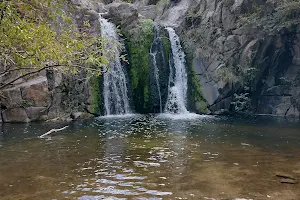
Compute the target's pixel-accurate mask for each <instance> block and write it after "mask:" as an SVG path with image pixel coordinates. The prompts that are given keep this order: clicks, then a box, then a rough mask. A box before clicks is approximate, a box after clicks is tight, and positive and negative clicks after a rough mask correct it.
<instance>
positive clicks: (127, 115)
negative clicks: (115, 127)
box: [98, 114, 140, 119]
mask: <svg viewBox="0 0 300 200" xmlns="http://www.w3.org/2000/svg"><path fill="white" fill-rule="evenodd" d="M139 116H140V115H139V114H123V115H105V116H100V117H98V118H99V119H107V118H132V117H139Z"/></svg>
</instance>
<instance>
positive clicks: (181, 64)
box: [165, 27, 189, 114]
mask: <svg viewBox="0 0 300 200" xmlns="http://www.w3.org/2000/svg"><path fill="white" fill-rule="evenodd" d="M166 29H167V31H168V33H169V39H170V42H171V49H172V55H173V62H174V65H173V64H172V62H170V76H169V91H168V100H167V103H166V107H165V113H171V114H175V113H176V114H185V113H189V112H188V111H187V109H186V99H187V73H186V69H185V54H184V52H183V50H182V47H181V44H180V40H179V37H178V35H177V34H176V33H175V30H174V29H172V28H170V27H168V28H166Z"/></svg>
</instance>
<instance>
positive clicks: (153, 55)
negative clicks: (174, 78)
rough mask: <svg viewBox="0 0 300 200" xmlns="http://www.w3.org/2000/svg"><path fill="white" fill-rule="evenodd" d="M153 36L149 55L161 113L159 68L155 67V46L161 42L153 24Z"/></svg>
mask: <svg viewBox="0 0 300 200" xmlns="http://www.w3.org/2000/svg"><path fill="white" fill-rule="evenodd" d="M154 33H155V36H154V40H153V43H152V46H151V49H150V56H151V58H152V64H153V67H154V76H155V82H156V87H157V91H158V95H159V109H160V113H162V97H161V92H160V84H159V69H158V67H157V62H156V55H157V53H158V52H157V46H158V44H159V43H161V41H160V38H159V36H158V28H157V27H156V26H155V30H154Z"/></svg>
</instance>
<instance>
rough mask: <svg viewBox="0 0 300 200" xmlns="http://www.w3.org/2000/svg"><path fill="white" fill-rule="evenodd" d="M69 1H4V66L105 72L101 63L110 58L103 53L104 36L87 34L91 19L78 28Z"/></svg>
mask: <svg viewBox="0 0 300 200" xmlns="http://www.w3.org/2000/svg"><path fill="white" fill-rule="evenodd" d="M65 4H67V1H63V0H55V1H49V0H39V1H37V0H33V1H25V0H12V1H3V2H2V3H0V17H1V18H0V25H1V28H0V66H2V67H3V68H4V70H6V72H5V73H6V74H7V73H10V72H11V71H18V73H19V74H21V75H24V74H27V73H30V72H34V71H38V70H40V69H43V68H49V67H56V70H60V71H62V72H66V73H78V69H80V68H83V67H85V68H86V70H87V72H88V74H92V75H93V74H97V75H99V74H101V71H100V68H99V67H98V66H103V65H105V64H107V62H108V61H107V60H106V58H105V57H104V56H102V55H103V51H104V50H103V48H102V43H101V41H102V39H101V38H100V37H98V38H97V37H91V36H89V35H88V34H87V31H88V29H89V28H90V24H89V22H88V21H86V22H84V27H83V28H81V30H77V28H76V27H75V26H73V25H72V20H71V18H70V16H67V14H66V12H64V11H63V10H62V7H63V6H65ZM58 24H63V25H60V26H58ZM1 73H2V74H3V72H1Z"/></svg>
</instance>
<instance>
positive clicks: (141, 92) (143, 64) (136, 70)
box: [126, 19, 154, 112]
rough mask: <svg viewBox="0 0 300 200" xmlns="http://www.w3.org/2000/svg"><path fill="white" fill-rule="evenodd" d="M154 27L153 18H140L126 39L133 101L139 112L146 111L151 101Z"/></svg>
mask: <svg viewBox="0 0 300 200" xmlns="http://www.w3.org/2000/svg"><path fill="white" fill-rule="evenodd" d="M153 28H154V24H153V21H152V20H150V19H143V20H140V21H139V26H138V27H137V28H135V29H133V30H131V31H130V32H129V33H128V34H129V35H128V36H127V40H126V45H127V47H128V51H129V60H130V77H131V83H132V89H133V101H134V105H135V108H136V111H138V112H146V111H147V103H148V101H149V67H150V66H149V65H150V58H149V52H150V48H151V45H152V41H153V38H154V30H153Z"/></svg>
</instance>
